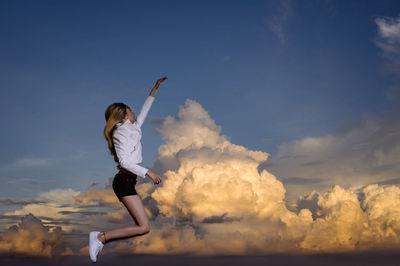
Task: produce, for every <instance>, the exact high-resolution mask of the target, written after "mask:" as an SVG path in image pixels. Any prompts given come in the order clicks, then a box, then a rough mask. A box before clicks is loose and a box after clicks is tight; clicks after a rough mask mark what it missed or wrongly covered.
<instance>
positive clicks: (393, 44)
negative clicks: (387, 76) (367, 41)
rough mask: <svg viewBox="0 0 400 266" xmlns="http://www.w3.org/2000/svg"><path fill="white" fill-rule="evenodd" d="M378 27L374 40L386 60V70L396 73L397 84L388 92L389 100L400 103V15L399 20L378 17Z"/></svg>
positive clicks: (376, 21)
mask: <svg viewBox="0 0 400 266" xmlns="http://www.w3.org/2000/svg"><path fill="white" fill-rule="evenodd" d="M375 23H376V25H377V27H378V36H377V37H376V38H374V41H375V44H376V45H377V46H378V47H379V48H380V49H381V55H382V57H383V58H384V59H385V64H386V70H387V71H389V72H391V73H394V74H395V76H396V78H397V84H395V85H394V86H392V87H391V88H390V89H389V90H387V91H386V96H387V98H388V99H390V100H393V101H396V102H399V101H400V85H399V79H400V15H399V17H397V18H391V17H378V18H376V19H375Z"/></svg>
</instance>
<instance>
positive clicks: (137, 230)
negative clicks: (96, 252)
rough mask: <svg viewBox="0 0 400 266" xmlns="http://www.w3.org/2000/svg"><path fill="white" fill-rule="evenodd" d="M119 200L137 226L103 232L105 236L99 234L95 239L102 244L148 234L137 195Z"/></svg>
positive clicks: (142, 209)
mask: <svg viewBox="0 0 400 266" xmlns="http://www.w3.org/2000/svg"><path fill="white" fill-rule="evenodd" d="M121 200H122V203H123V204H124V205H125V207H126V208H127V209H128V211H129V213H130V215H131V216H132V218H133V219H134V220H135V222H136V224H137V225H128V226H124V227H120V228H117V229H113V230H111V231H107V232H105V236H104V234H103V233H99V234H98V235H97V238H98V239H99V240H100V241H101V242H103V243H104V242H105V240H106V241H107V242H109V241H110V240H116V239H123V238H129V237H132V236H136V235H144V234H147V233H148V232H150V222H149V218H148V217H147V214H146V212H145V210H144V207H143V203H142V200H141V199H140V197H139V195H131V196H125V197H122V198H121ZM104 238H105V239H104Z"/></svg>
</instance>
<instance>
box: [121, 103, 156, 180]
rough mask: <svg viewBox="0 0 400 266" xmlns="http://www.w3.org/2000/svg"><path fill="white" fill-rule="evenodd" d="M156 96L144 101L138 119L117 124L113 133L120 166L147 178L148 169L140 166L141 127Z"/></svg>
mask: <svg viewBox="0 0 400 266" xmlns="http://www.w3.org/2000/svg"><path fill="white" fill-rule="evenodd" d="M153 101H154V97H153V96H148V97H147V99H146V101H145V102H144V104H143V106H142V109H141V110H140V113H139V115H138V116H137V117H136V121H135V122H134V123H132V122H131V121H130V120H129V119H128V120H126V121H125V122H124V123H123V122H120V123H118V124H116V129H115V130H114V134H113V143H114V148H115V152H116V153H117V157H118V161H119V163H118V168H119V169H120V168H124V169H126V170H128V171H129V172H132V173H134V174H136V175H138V176H141V177H143V178H146V173H147V171H148V169H146V168H144V167H142V166H140V165H139V164H140V163H141V162H142V160H143V159H142V143H141V142H140V139H141V138H142V131H141V130H140V128H141V127H142V124H143V122H144V120H145V118H146V116H147V113H148V112H149V110H150V107H151V105H152V104H153Z"/></svg>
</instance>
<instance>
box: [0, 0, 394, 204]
mask: <svg viewBox="0 0 400 266" xmlns="http://www.w3.org/2000/svg"><path fill="white" fill-rule="evenodd" d="M287 3H289V4H287ZM0 5H1V7H0V32H1V35H0V47H1V49H0V68H1V71H0V75H1V79H0V80H1V81H0V82H1V83H0V86H1V91H2V97H1V100H0V102H1V107H0V108H1V112H2V113H3V119H2V122H3V126H2V128H3V130H2V133H1V134H2V138H1V146H2V150H3V152H2V153H1V155H0V178H1V179H2V181H3V183H4V182H5V184H6V185H5V186H3V187H2V188H0V193H1V194H2V197H6V198H14V199H18V198H23V197H34V195H36V194H37V193H38V192H40V191H43V190H48V189H51V188H73V189H75V190H82V189H85V188H86V187H88V186H89V185H90V184H92V183H93V182H97V183H99V182H100V183H101V182H103V183H107V182H108V178H110V177H111V176H113V175H114V173H115V164H114V162H113V160H112V157H111V156H109V154H108V151H107V149H106V143H105V140H104V138H103V136H102V130H103V126H104V123H105V121H104V110H105V108H106V107H107V106H108V104H110V103H112V102H116V101H122V102H125V103H127V104H129V105H130V106H132V108H133V110H134V111H135V110H138V109H140V107H141V104H142V102H143V101H144V99H145V97H146V95H147V94H148V92H149V90H150V89H151V87H152V85H153V84H154V82H155V81H156V80H157V79H158V78H160V77H162V76H168V80H167V81H166V82H165V83H164V84H162V86H161V87H160V89H159V91H158V92H157V94H156V101H155V103H154V105H153V107H152V109H151V111H150V114H149V116H148V119H147V121H146V123H145V125H144V127H143V131H144V138H143V146H144V152H143V156H144V162H143V164H144V165H146V166H148V167H151V165H152V163H153V160H154V158H155V157H156V156H157V148H158V147H159V146H160V145H161V144H162V140H161V137H160V136H159V135H158V134H156V133H155V132H153V131H151V130H150V129H151V128H152V127H155V126H158V124H157V121H159V118H163V117H165V116H167V115H175V114H176V113H177V111H178V106H179V105H183V103H184V102H185V100H186V99H187V98H189V99H192V100H195V101H197V102H199V103H200V104H201V105H202V106H203V108H204V109H205V110H207V111H208V112H209V114H210V116H211V117H212V118H213V119H214V120H215V121H216V123H217V125H220V126H221V127H222V133H223V134H225V135H226V136H228V137H229V138H230V140H231V141H232V142H233V143H236V144H239V145H243V146H245V147H248V148H249V149H253V150H262V151H265V152H268V153H269V154H271V156H273V155H274V154H275V153H276V151H277V146H278V145H280V144H282V143H285V142H288V141H291V140H294V139H300V138H303V137H306V136H318V135H321V134H325V133H327V132H329V131H331V130H333V129H334V128H336V127H337V126H340V125H341V124H343V123H346V122H348V121H351V120H352V119H357V118H359V117H362V116H365V115H368V114H374V113H377V112H380V111H383V110H389V109H391V108H392V107H393V105H395V102H394V101H393V100H392V99H390V98H388V97H387V94H386V91H387V90H388V89H389V88H390V86H391V84H392V83H393V77H392V76H391V75H390V74H388V73H387V71H386V70H385V66H384V62H383V59H382V57H381V56H380V55H379V53H380V50H379V48H378V47H377V46H376V45H375V43H374V41H373V40H374V38H376V37H377V25H376V23H375V22H374V19H375V18H376V17H385V16H387V17H396V16H397V14H398V13H399V7H400V5H399V4H398V3H397V2H396V1H293V2H277V1H113V2H112V1H35V2H32V1H2V2H1V3H0ZM152 121H153V122H152Z"/></svg>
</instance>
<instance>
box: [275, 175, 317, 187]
mask: <svg viewBox="0 0 400 266" xmlns="http://www.w3.org/2000/svg"><path fill="white" fill-rule="evenodd" d="M322 181H323V179H321V178H304V177H288V178H284V179H282V182H283V183H284V184H292V185H307V184H316V183H320V182H322Z"/></svg>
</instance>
